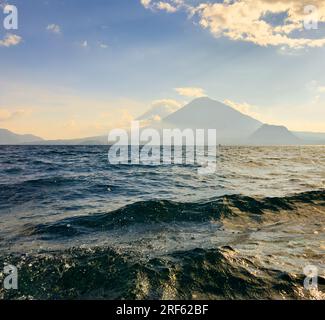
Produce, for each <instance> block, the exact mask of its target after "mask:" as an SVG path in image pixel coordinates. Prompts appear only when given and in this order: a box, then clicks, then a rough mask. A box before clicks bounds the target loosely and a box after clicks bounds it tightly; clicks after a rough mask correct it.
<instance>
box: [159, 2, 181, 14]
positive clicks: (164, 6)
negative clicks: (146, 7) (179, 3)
mask: <svg viewBox="0 0 325 320" xmlns="http://www.w3.org/2000/svg"><path fill="white" fill-rule="evenodd" d="M157 8H158V9H159V10H165V11H167V12H169V13H173V12H176V11H177V8H176V7H174V6H172V5H171V4H170V3H168V2H162V1H160V2H158V4H157Z"/></svg>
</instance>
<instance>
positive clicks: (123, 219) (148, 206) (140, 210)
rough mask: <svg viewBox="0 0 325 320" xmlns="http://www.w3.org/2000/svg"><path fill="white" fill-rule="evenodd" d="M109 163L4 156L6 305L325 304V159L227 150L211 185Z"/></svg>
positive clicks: (317, 150)
mask: <svg viewBox="0 0 325 320" xmlns="http://www.w3.org/2000/svg"><path fill="white" fill-rule="evenodd" d="M107 151H108V148H107V147H105V146H51V147H48V146H35V147H34V146H2V147H0V266H2V265H3V264H4V263H5V262H6V263H9V264H13V265H16V266H17V267H18V270H19V290H18V291H10V292H9V291H5V290H3V289H0V297H2V298H8V299H9V298H14V299H17V298H19V299H25V298H30V299H63V298H69V299H76V298H82V299H88V298H98V299H103V298H105V299H119V298H126V299H127V298H128V299H225V298H230V299H267V298H271V299H283V298H284V299H309V298H315V299H324V292H325V275H324V273H325V258H324V253H325V191H324V190H325V147H321V146H308V147H307V146H306V147H221V148H220V150H219V153H218V157H217V159H216V162H217V172H216V173H215V174H212V175H208V176H201V175H198V173H197V169H198V167H197V166H196V165H160V166H150V165H146V166H142V165H131V164H130V165H110V164H109V163H108V161H107ZM307 265H314V266H316V267H317V268H318V270H319V279H318V282H319V290H318V291H316V290H314V291H312V292H309V291H307V290H305V289H304V287H303V282H304V278H305V275H304V274H303V272H302V270H303V268H304V267H305V266H307ZM0 270H1V269H0ZM1 276H3V275H1V274H0V281H1Z"/></svg>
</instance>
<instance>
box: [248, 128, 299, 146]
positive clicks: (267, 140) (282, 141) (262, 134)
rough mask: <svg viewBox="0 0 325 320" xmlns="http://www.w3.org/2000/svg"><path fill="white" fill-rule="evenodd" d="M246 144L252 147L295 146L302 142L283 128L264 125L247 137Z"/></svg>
mask: <svg viewBox="0 0 325 320" xmlns="http://www.w3.org/2000/svg"><path fill="white" fill-rule="evenodd" d="M248 143H249V144H254V145H296V144H301V143H302V140H301V139H299V138H298V137H296V136H295V135H294V134H293V133H292V132H290V131H289V130H288V129H287V128H286V127H284V126H274V125H268V124H264V125H263V126H262V127H260V128H259V129H257V130H256V131H255V132H254V133H253V134H252V135H251V136H250V137H249V139H248Z"/></svg>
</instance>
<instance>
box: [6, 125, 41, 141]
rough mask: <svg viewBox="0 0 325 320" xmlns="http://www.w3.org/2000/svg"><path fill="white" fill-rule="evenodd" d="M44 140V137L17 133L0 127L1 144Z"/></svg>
mask: <svg viewBox="0 0 325 320" xmlns="http://www.w3.org/2000/svg"><path fill="white" fill-rule="evenodd" d="M41 141H43V139H42V138H40V137H37V136H34V135H32V134H17V133H13V132H11V131H9V130H7V129H0V145H11V144H24V143H33V142H35V143H38V142H41Z"/></svg>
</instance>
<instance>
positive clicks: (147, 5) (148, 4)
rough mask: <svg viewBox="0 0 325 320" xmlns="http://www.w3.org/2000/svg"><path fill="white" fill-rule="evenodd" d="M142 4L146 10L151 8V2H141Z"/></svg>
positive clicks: (146, 0)
mask: <svg viewBox="0 0 325 320" xmlns="http://www.w3.org/2000/svg"><path fill="white" fill-rule="evenodd" d="M140 2H141V4H142V5H143V6H144V7H145V8H146V9H147V8H149V7H150V3H151V0H140Z"/></svg>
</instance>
